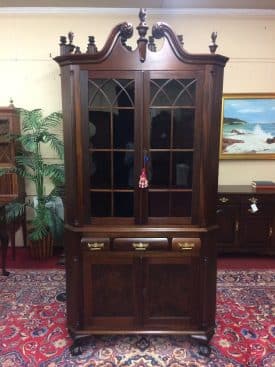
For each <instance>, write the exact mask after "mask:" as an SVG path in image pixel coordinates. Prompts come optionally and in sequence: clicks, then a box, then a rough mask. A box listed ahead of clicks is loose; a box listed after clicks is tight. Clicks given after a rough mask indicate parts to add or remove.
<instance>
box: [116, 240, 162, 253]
mask: <svg viewBox="0 0 275 367" xmlns="http://www.w3.org/2000/svg"><path fill="white" fill-rule="evenodd" d="M168 248H169V244H168V239H167V238H144V237H143V238H136V237H132V238H115V239H114V241H113V249H114V250H115V251H155V250H167V249H168Z"/></svg>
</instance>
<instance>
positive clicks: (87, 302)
mask: <svg viewBox="0 0 275 367" xmlns="http://www.w3.org/2000/svg"><path fill="white" fill-rule="evenodd" d="M145 16H146V13H145V11H144V9H141V11H140V14H139V17H140V24H139V25H138V27H137V29H138V33H139V39H138V40H137V48H136V49H135V50H133V51H132V50H131V47H130V46H129V45H127V39H128V38H129V37H131V35H132V33H133V27H132V25H131V24H129V23H126V22H125V23H121V24H119V25H118V26H116V27H115V28H114V29H113V30H112V32H111V34H110V36H109V38H108V40H107V42H106V44H105V46H104V47H103V49H102V50H101V51H97V48H96V45H95V40H94V37H92V36H90V37H89V44H88V48H87V52H86V53H81V51H80V49H79V47H77V46H75V45H74V44H73V34H72V33H69V35H68V37H69V42H67V39H66V37H64V36H62V37H61V42H60V52H61V55H60V56H58V57H56V58H55V61H56V62H57V63H58V64H59V65H60V67H61V80H62V104H63V116H64V138H65V139H64V140H65V141H64V143H65V173H66V187H65V190H66V204H65V220H66V226H65V228H66V234H65V243H66V277H67V314H68V328H69V331H70V333H71V335H72V337H73V338H74V343H73V345H72V347H71V352H72V354H79V353H81V338H82V337H84V336H89V335H91V334H117V333H119V334H121V333H127V334H148V333H154V334H165V333H167V334H173V333H174V334H188V335H191V336H192V337H194V338H197V339H199V340H201V342H202V343H201V346H200V351H201V352H202V353H205V354H207V353H209V347H208V344H207V343H208V341H209V339H210V338H211V336H212V335H213V333H214V329H215V307H216V240H215V239H216V230H217V223H216V208H215V205H213V203H214V202H215V201H216V196H217V177H218V151H219V149H218V146H219V129H220V112H221V99H222V85H223V69H224V66H225V64H226V62H227V60H228V59H227V58H226V57H224V56H221V55H216V54H215V49H216V47H217V45H216V44H215V40H216V34H215V33H213V34H212V44H211V45H210V50H211V53H209V54H197V55H192V54H189V53H187V52H186V51H185V50H184V49H183V47H182V43H181V42H180V38H179V37H177V36H176V35H175V33H174V32H173V31H172V29H171V28H170V27H169V26H168V25H167V24H165V23H157V24H155V25H154V26H153V28H152V34H153V36H151V37H149V40H148V39H147V38H146V33H147V28H148V27H147V24H146V20H145ZM155 39H162V41H163V45H162V46H161V47H160V49H159V50H158V51H157V50H156V49H157V47H156V45H155ZM203 343H205V345H203Z"/></svg>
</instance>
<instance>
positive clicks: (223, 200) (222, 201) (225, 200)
mask: <svg viewBox="0 0 275 367" xmlns="http://www.w3.org/2000/svg"><path fill="white" fill-rule="evenodd" d="M219 200H220V202H221V203H227V202H228V201H229V199H228V198H226V197H225V196H223V197H221V198H219Z"/></svg>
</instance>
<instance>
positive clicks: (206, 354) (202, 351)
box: [199, 344, 211, 357]
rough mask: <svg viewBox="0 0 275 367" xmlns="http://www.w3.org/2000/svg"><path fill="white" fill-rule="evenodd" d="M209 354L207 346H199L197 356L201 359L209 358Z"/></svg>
mask: <svg viewBox="0 0 275 367" xmlns="http://www.w3.org/2000/svg"><path fill="white" fill-rule="evenodd" d="M210 353H211V348H210V346H209V345H207V344H200V345H199V354H200V355H201V356H203V357H209V356H210Z"/></svg>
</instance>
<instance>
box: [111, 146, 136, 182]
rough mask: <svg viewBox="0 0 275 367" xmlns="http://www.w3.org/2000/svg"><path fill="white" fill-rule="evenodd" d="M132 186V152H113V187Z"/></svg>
mask: <svg viewBox="0 0 275 367" xmlns="http://www.w3.org/2000/svg"><path fill="white" fill-rule="evenodd" d="M133 186H134V152H130V151H128V152H114V189H118V188H129V187H133Z"/></svg>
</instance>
